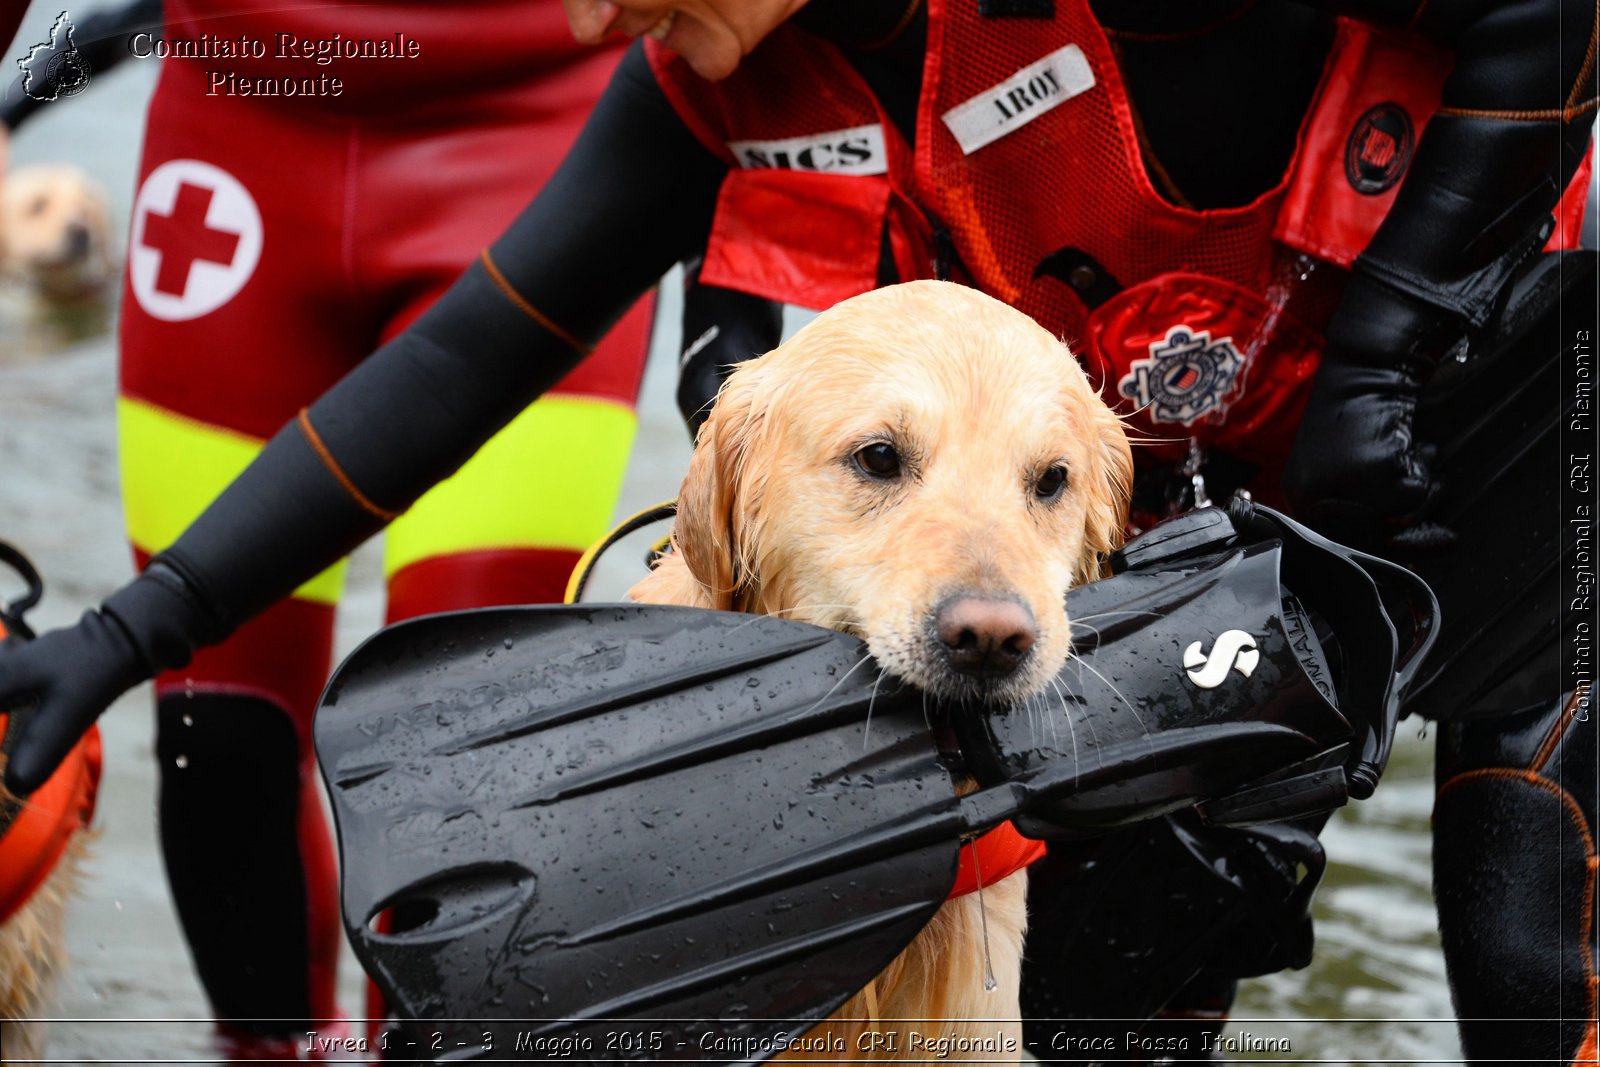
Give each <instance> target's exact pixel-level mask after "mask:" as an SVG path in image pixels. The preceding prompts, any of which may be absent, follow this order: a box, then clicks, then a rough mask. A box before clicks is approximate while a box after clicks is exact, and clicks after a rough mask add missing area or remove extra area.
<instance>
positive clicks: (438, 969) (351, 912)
mask: <svg viewBox="0 0 1600 1067" xmlns="http://www.w3.org/2000/svg"><path fill="white" fill-rule="evenodd" d="M869 711H870V722H869V719H868V714H869ZM316 743H317V750H318V754H319V756H320V758H321V761H322V767H323V773H324V776H325V778H326V781H327V784H328V789H329V793H330V795H331V797H332V800H333V807H334V812H335V815H336V817H337V822H338V828H339V841H340V849H341V854H342V856H341V858H342V863H343V871H344V884H343V902H344V912H345V921H346V926H347V928H348V930H349V932H350V935H351V940H352V943H353V945H354V947H355V950H356V953H357V955H358V956H359V957H360V959H361V961H362V963H363V965H364V966H365V967H366V968H367V971H368V973H369V974H371V975H372V976H373V978H374V979H375V980H376V981H377V983H378V985H379V987H380V988H381V989H382V990H383V992H384V994H385V995H386V996H387V997H388V998H389V1003H390V1004H391V1005H392V1006H393V1007H394V1008H395V1009H396V1010H397V1011H399V1012H400V1013H401V1015H402V1016H404V1017H409V1018H417V1019H430V1020H440V1021H438V1022H434V1023H430V1024H429V1025H428V1027H427V1028H426V1029H427V1030H428V1031H430V1032H432V1031H437V1032H439V1033H441V1034H443V1038H442V1039H441V1042H442V1046H443V1048H444V1049H446V1050H450V1049H459V1052H460V1054H461V1055H467V1054H470V1053H472V1052H473V1051H474V1050H476V1051H477V1053H478V1054H480V1055H485V1056H494V1057H498V1056H500V1055H507V1056H511V1055H520V1056H521V1057H523V1058H526V1057H527V1056H528V1055H529V1052H530V1051H531V1050H535V1049H549V1048H552V1047H554V1046H551V1045H549V1044H541V1042H550V1041H560V1040H567V1041H575V1042H577V1044H576V1045H569V1046H568V1049H569V1051H572V1052H573V1053H574V1054H573V1055H570V1056H566V1057H564V1058H567V1059H572V1060H577V1061H579V1062H582V1061H585V1060H590V1059H593V1060H600V1059H609V1058H617V1057H618V1056H623V1057H628V1056H638V1055H640V1054H641V1052H649V1051H651V1049H652V1048H653V1049H654V1051H655V1052H657V1053H658V1054H660V1055H667V1056H670V1057H672V1058H686V1059H695V1060H705V1061H708V1062H724V1061H726V1062H746V1061H751V1062H753V1061H756V1060H760V1059H765V1058H766V1056H767V1055H768V1054H770V1052H771V1044H770V1042H772V1041H773V1040H776V1039H779V1038H781V1036H782V1035H783V1034H784V1033H789V1034H798V1033H801V1032H803V1031H804V1030H805V1029H807V1023H808V1021H811V1020H816V1019H819V1018H822V1017H823V1016H825V1015H826V1014H827V1013H828V1012H830V1011H832V1010H833V1009H834V1008H835V1007H837V1006H838V1005H839V1004H840V1003H842V1002H843V1001H844V1000H845V999H846V997H847V996H848V995H849V994H850V993H852V992H854V991H855V990H857V989H859V988H861V987H862V986H863V985H865V984H866V982H867V981H868V980H869V979H871V978H872V977H873V975H875V974H876V973H877V972H878V971H879V970H881V969H882V968H883V966H884V965H886V964H887V963H888V962H889V960H890V959H892V958H893V957H894V955H895V954H896V953H897V952H898V951H899V950H900V948H901V947H903V946H904V945H905V944H906V943H907V942H908V941H909V940H910V939H911V938H912V937H913V936H915V934H916V933H917V931H918V930H920V929H921V928H922V926H923V925H924V924H925V923H926V922H927V920H928V918H929V917H930V916H931V915H932V913H933V912H934V910H935V909H936V908H937V907H938V906H939V904H940V902H941V901H942V900H944V898H945V897H946V895H947V894H948V893H949V891H950V887H951V885H952V883H953V882H954V879H955V874H956V867H957V858H958V852H959V849H960V840H961V837H962V835H963V834H964V833H966V832H968V830H969V829H970V827H969V823H968V822H967V821H966V820H964V819H963V817H962V809H961V804H960V802H959V800H958V799H957V797H956V795H955V791H954V788H953V785H952V780H951V777H950V774H949V772H948V771H947V770H946V769H945V768H944V766H942V765H941V763H940V760H939V755H938V752H937V750H936V747H935V745H934V742H933V738H932V734H931V732H930V731H929V729H928V726H927V724H926V721H925V719H924V717H923V710H922V700H921V697H920V695H916V694H912V693H909V692H904V691H901V690H899V689H897V688H896V687H894V686H892V685H888V684H885V685H883V686H882V687H881V688H880V686H879V685H878V673H877V670H876V668H875V666H874V665H872V664H871V663H870V661H868V660H866V658H865V656H864V650H863V646H862V645H861V643H860V642H858V641H856V640H855V639H853V638H850V637H848V636H845V635H843V634H838V633H834V632H832V631H829V630H823V629H819V628H816V627H811V626H804V625H801V624H797V623H788V622H784V621H781V620H778V619H769V618H756V617H752V616H748V615H736V614H731V613H724V612H710V611H701V610H697V609H693V608H673V607H646V606H618V605H610V606H576V607H547V608H521V609H491V610H484V611H476V612H465V613H460V614H454V615H445V616H434V617H431V618H424V619H418V620H415V621H412V622H408V623H403V624H400V625H398V626H395V627H392V628H390V629H388V630H385V631H383V632H382V633H380V634H378V635H377V636H376V637H374V638H373V639H371V640H370V641H368V642H367V643H366V644H365V645H363V646H362V647H361V648H360V649H359V650H358V651H357V652H356V653H355V654H354V655H352V656H351V657H350V659H349V660H347V661H346V663H345V664H344V666H343V667H341V668H340V670H339V671H338V673H337V674H336V675H335V676H334V678H333V680H332V681H331V682H330V684H329V686H328V689H327V692H326V694H325V696H324V698H323V702H322V707H321V710H320V711H319V713H318V715H317V719H316ZM384 912H388V913H389V915H390V926H389V929H388V931H387V932H384V933H379V932H377V931H376V930H375V929H374V928H373V927H374V924H373V920H374V919H375V918H376V917H377V916H378V915H380V914H381V913H384ZM482 1018H491V1019H540V1020H547V1021H546V1022H542V1023H528V1024H527V1025H524V1026H519V1027H508V1028H505V1029H501V1030H495V1031H492V1032H491V1034H490V1037H489V1041H488V1044H489V1048H488V1049H485V1048H484V1042H483V1040H482V1039H483V1037H484V1030H483V1027H482V1026H480V1025H478V1024H476V1023H473V1022H445V1021H442V1020H473V1019H482ZM614 1019H624V1020H626V1019H633V1020H663V1022H662V1023H660V1024H656V1023H651V1024H650V1025H648V1026H643V1025H641V1026H634V1027H630V1028H628V1033H629V1034H631V1035H635V1036H634V1037H629V1038H628V1040H634V1039H635V1037H637V1040H639V1041H642V1042H643V1043H644V1045H645V1046H647V1047H644V1048H641V1047H640V1046H639V1045H630V1046H626V1047H617V1046H615V1044H614V1043H613V1045H611V1046H610V1047H608V1046H607V1044H606V1043H607V1041H608V1040H613V1041H614V1035H615V1034H616V1033H620V1032H622V1031H621V1030H619V1027H618V1026H617V1025H615V1024H612V1023H608V1022H605V1021H604V1020H614ZM670 1020H681V1021H682V1022H681V1024H673V1023H671V1022H668V1021H670ZM775 1020H781V1021H775ZM639 1034H643V1035H646V1036H643V1037H638V1036H637V1035H639ZM518 1035H523V1036H522V1037H520V1038H519V1037H518ZM650 1035H657V1036H650ZM745 1039H749V1040H750V1041H752V1042H754V1043H753V1044H751V1045H749V1046H746V1045H744V1044H742V1043H741V1042H743V1041H744V1040H745ZM519 1040H520V1041H522V1042H523V1047H522V1048H521V1049H518V1048H517V1047H516V1046H517V1042H518V1041H519ZM702 1042H704V1044H702ZM761 1042H766V1043H767V1044H765V1045H762V1044H761ZM657 1043H660V1044H659V1047H657ZM763 1048H764V1049H765V1051H764V1052H763V1051H762V1050H763ZM585 1049H587V1051H586V1052H585V1051H584V1050H585Z"/></svg>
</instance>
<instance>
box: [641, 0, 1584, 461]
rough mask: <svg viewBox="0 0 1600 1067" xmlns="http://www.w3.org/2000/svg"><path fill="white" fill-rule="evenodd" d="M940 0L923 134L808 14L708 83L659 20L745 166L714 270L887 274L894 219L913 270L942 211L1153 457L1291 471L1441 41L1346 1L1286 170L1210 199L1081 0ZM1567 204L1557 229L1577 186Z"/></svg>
mask: <svg viewBox="0 0 1600 1067" xmlns="http://www.w3.org/2000/svg"><path fill="white" fill-rule="evenodd" d="M928 4H929V12H928V20H929V25H928V57H927V63H926V68H925V70H926V73H925V75H924V79H923V85H922V95H921V99H920V101H919V105H918V114H917V132H916V147H915V150H912V149H911V148H910V147H908V146H907V145H906V143H905V141H904V139H903V138H902V137H901V136H900V135H899V133H898V132H897V131H896V129H895V128H894V126H893V124H892V123H891V122H890V121H889V118H888V116H887V115H886V114H885V113H884V111H883V110H882V108H881V107H880V106H879V105H878V104H877V102H876V100H875V99H874V97H873V95H872V93H871V92H870V90H869V89H868V87H867V85H866V83H865V82H864V81H863V80H862V79H861V77H860V76H859V75H858V74H857V73H856V72H855V71H854V69H853V68H851V66H850V65H849V63H848V62H846V60H845V58H844V56H843V55H842V54H841V53H840V51H839V50H838V49H837V48H836V47H835V46H833V45H832V44H830V43H829V42H827V41H824V40H821V39H819V38H817V37H815V36H813V35H810V34H808V33H806V32H805V31H803V30H801V29H798V28H797V27H794V26H792V25H785V26H783V27H781V28H780V29H779V30H778V31H777V32H775V33H774V34H772V35H771V36H770V37H769V38H768V39H767V40H766V41H764V42H763V43H762V44H761V45H760V46H759V47H758V48H757V49H756V51H755V52H754V53H753V54H752V55H751V56H750V57H749V58H748V59H747V60H746V61H745V63H744V64H743V65H742V66H741V68H740V69H739V70H738V71H737V72H735V74H734V75H733V76H732V77H730V78H728V79H727V80H725V81H722V82H718V83H715V84H711V83H707V82H704V81H701V80H700V79H698V78H697V77H695V75H694V74H693V72H692V71H690V70H689V69H688V67H687V65H686V64H684V63H683V61H682V60H681V59H680V58H678V57H676V56H674V55H673V54H671V53H669V52H667V51H665V50H663V49H662V48H660V47H659V46H656V45H655V44H654V43H653V42H647V45H646V47H647V50H648V52H649V56H650V60H651V63H652V64H653V66H654V69H655V72H656V75H657V78H658V80H659V81H660V84H661V86H662V89H663V90H664V92H665V93H666V95H667V97H668V99H669V100H670V101H671V102H672V104H673V107H674V108H675V110H676V111H677V112H678V114H679V115H680V116H681V117H682V119H683V121H684V122H685V123H686V124H687V126H688V127H689V129H690V130H692V131H693V132H694V133H695V135H696V136H697V137H698V138H699V139H700V140H701V141H702V142H703V143H705V145H706V146H707V147H708V148H710V149H711V150H712V151H713V152H715V153H717V154H718V155H719V156H720V157H721V158H723V159H725V160H727V161H728V162H729V163H730V164H731V165H733V169H732V170H731V171H730V173H729V175H728V178H727V180H726V181H725V182H724V184H723V187H722V191H721V194H720V200H719V204H718V210H717V215H716V220H715V223H714V224H713V229H712V235H711V241H710V245H709V247H708V249H707V253H706V261H705V265H704V268H703V270H702V272H701V280H702V281H704V282H705V283H707V284H711V285H718V286H723V287H726V288H730V289H737V290H741V291H744V292H750V293H754V294H756V295H758V296H763V297H767V298H770V299H774V300H781V301H785V302H788V303H794V304H799V305H802V306H807V307H816V308H821V307H827V306H829V305H831V304H833V303H835V302H837V301H839V300H841V299H844V298H846V297H849V296H853V295H856V294H857V293H860V292H864V291H866V290H868V289H871V288H873V287H874V285H875V284H876V281H877V271H878V261H879V255H880V249H881V248H882V247H883V242H884V240H885V239H887V241H888V247H889V249H890V250H891V252H892V254H893V257H894V261H895V265H896V267H897V269H898V274H899V276H900V278H902V279H911V278H923V277H930V276H932V275H933V274H934V273H935V268H934V261H935V259H936V258H937V257H939V256H940V255H941V251H940V242H939V240H938V238H937V236H936V235H937V234H938V232H939V230H941V229H942V230H943V231H944V232H945V233H947V234H948V245H949V252H953V260H954V263H955V265H956V271H955V275H956V277H957V280H962V281H967V282H969V283H970V284H972V285H975V286H976V287H977V288H979V289H982V290H983V291H985V292H987V293H989V294H991V295H993V296H995V297H998V298H1000V299H1002V300H1005V301H1006V302H1008V303H1010V304H1012V305H1013V306H1015V307H1017V308H1019V309H1021V310H1022V311H1024V312H1026V313H1027V314H1029V315H1031V316H1032V317H1033V318H1035V319H1037V320H1038V321H1039V322H1041V323H1043V324H1044V325H1045V326H1046V327H1047V328H1049V329H1050V330H1052V331H1054V332H1055V333H1057V334H1058V335H1060V336H1062V337H1063V338H1064V339H1065V340H1066V341H1067V342H1068V344H1069V345H1071V347H1072V348H1073V350H1074V351H1075V352H1076V353H1077V354H1078V355H1079V357H1080V358H1081V359H1082V360H1083V362H1084V364H1085V366H1086V367H1087V369H1088V370H1089V371H1090V373H1091V374H1092V375H1094V376H1095V378H1096V380H1097V381H1099V382H1100V383H1101V384H1102V390H1103V393H1104V395H1105V397H1106V399H1107V401H1108V402H1110V403H1111V404H1112V405H1113V406H1114V407H1116V408H1117V409H1118V410H1120V411H1123V412H1128V413H1130V420H1129V421H1130V426H1131V429H1133V430H1134V432H1135V433H1136V434H1139V435H1140V436H1143V437H1145V438H1147V439H1149V440H1150V441H1151V442H1153V443H1152V444H1151V447H1148V448H1141V449H1140V453H1141V454H1140V457H1139V458H1140V459H1141V461H1152V460H1162V459H1175V458H1178V457H1181V456H1182V455H1184V453H1185V452H1186V451H1187V447H1188V442H1189V440H1190V439H1191V438H1193V439H1195V440H1197V441H1198V443H1199V444H1201V445H1202V446H1204V447H1207V448H1216V449H1220V450H1222V451H1225V452H1227V453H1229V454H1231V455H1234V456H1237V457H1239V458H1241V459H1245V460H1248V461H1251V462H1255V463H1258V464H1261V465H1262V466H1263V467H1265V468H1267V469H1268V471H1275V469H1276V467H1277V466H1278V464H1279V463H1281V461H1282V457H1283V456H1284V455H1285V454H1286V453H1287V451H1288V448H1289V445H1290V443H1291V442H1292V440H1293V435H1294V430H1295V427H1296V426H1297V424H1298V422H1299V418H1300V414H1301V411H1302V410H1303V407H1304V404H1305V400H1306V396H1307V393H1308V391H1309V387H1310V381H1311V377H1312V375H1313V374H1314V373H1315V371H1316V367H1317V362H1318V359H1319V357H1320V354H1321V348H1322V338H1321V333H1322V329H1323V328H1324V326H1325V325H1326V322H1327V319H1328V316H1329V315H1331V313H1332V310H1333V308H1334V306H1335V304H1336V302H1337V299H1338V295H1339V293H1340V291H1341V290H1342V288H1343V284H1344V279H1345V277H1346V271H1345V270H1344V268H1347V267H1348V266H1349V264H1350V263H1351V262H1352V261H1353V260H1354V259H1355V257H1356V255H1357V254H1359V253H1360V251H1361V250H1362V249H1363V248H1365V247H1366V244H1367V242H1368V241H1369V240H1370V239H1371V237H1372V235H1373V233H1374V232H1375V231H1376V230H1377V228H1378V225H1379V223H1381V222H1382V221H1383V217H1384V215H1385V214H1386V213H1387V211H1388V209H1389V207H1390V205H1391V204H1392V203H1393V201H1394V197H1395V193H1396V191H1397V187H1398V184H1399V180H1400V177H1401V176H1402V174H1403V173H1404V170H1405V167H1406V164H1407V163H1408V162H1409V160H1410V157H1411V151H1412V148H1413V146H1414V145H1415V143H1416V139H1417V137H1419V136H1420V134H1421V132H1422V128H1423V127H1424V125H1425V124H1426V122H1427V120H1428V118H1429V116H1431V114H1432V113H1433V111H1434V110H1435V109H1436V108H1437V107H1438V104H1439V92H1440V87H1441V85H1442V83H1443V80H1444V77H1445V76H1446V74H1448V72H1449V69H1450V57H1449V55H1448V54H1447V53H1445V52H1443V51H1441V50H1440V49H1438V48H1437V47H1435V46H1432V45H1430V44H1428V43H1427V42H1425V41H1423V40H1421V39H1420V38H1417V37H1415V36H1413V35H1409V34H1404V33H1400V32H1397V31H1391V30H1379V29H1375V28H1372V27H1368V26H1366V25H1363V24H1360V23H1356V22H1353V21H1350V20H1347V19H1341V20H1340V21H1339V23H1338V27H1337V32H1336V35H1335V40H1334V44H1333V46H1332V48H1331V50H1330V53H1329V55H1328V58H1327V61H1326V66H1325V69H1324V72H1323V77H1322V81H1321V84H1320V85H1319V87H1318V89H1317V92H1316V95H1315V97H1314V99H1313V101H1312V104H1311V106H1310V108H1309V110H1308V112H1307V115H1306V117H1305V119H1304V120H1303V122H1302V126H1301V131H1300V136H1299V139H1298V142H1297V146H1296V151H1295V154H1294V158H1293V159H1292V160H1291V162H1290V164H1289V167H1288V168H1287V170H1286V171H1285V173H1284V175H1283V177H1282V179H1281V180H1280V181H1279V182H1278V184H1277V185H1275V186H1274V187H1273V188H1271V189H1269V190H1267V191H1266V192H1264V193H1262V194H1261V195H1260V196H1258V197H1257V198H1256V199H1254V200H1253V201H1251V202H1250V203H1248V204H1245V205H1242V206H1239V207H1230V208H1220V209H1213V210H1194V209H1190V208H1184V207H1179V206H1176V205H1174V204H1173V203H1171V202H1170V201H1168V200H1167V199H1166V198H1164V197H1163V196H1162V195H1161V194H1160V193H1159V192H1158V191H1157V190H1156V188H1155V187H1154V185H1153V184H1152V183H1151V181H1150V178H1149V176H1148V174H1147V172H1146V169H1145V163H1144V161H1143V158H1142V156H1141V152H1140V147H1139V138H1138V135H1137V133H1136V129H1135V125H1134V118H1133V112H1132V110H1131V108H1130V105H1129V102H1128V96H1127V92H1126V90H1125V87H1124V85H1123V82H1122V77H1121V74H1120V72H1119V70H1118V68H1117V65H1116V62H1115V60H1114V56H1113V52H1112V49H1111V45H1110V43H1109V41H1108V40H1107V37H1106V34H1105V32H1104V31H1103V30H1102V29H1101V27H1100V26H1099V24H1098V23H1097V22H1096V21H1095V20H1094V18H1093V16H1092V15H1091V14H1090V10H1089V5H1088V3H1087V0H1057V2H1056V4H1055V5H1054V6H1055V15H1054V17H1052V18H1048V19H1045V18H1007V19H991V18H986V17H984V16H982V15H980V14H979V13H978V6H979V5H977V4H976V3H972V2H970V0H956V2H953V3H952V2H949V0H928ZM1580 182H1581V183H1583V184H1582V185H1580ZM1586 182H1587V168H1585V171H1584V173H1583V174H1580V175H1579V177H1578V178H1577V179H1575V180H1574V188H1575V189H1580V190H1581V189H1582V188H1585V187H1586ZM1563 208H1564V209H1566V210H1565V217H1564V219H1563V225H1562V226H1561V227H1558V230H1557V235H1556V238H1554V239H1553V244H1556V246H1558V247H1562V246H1566V245H1563V244H1561V243H1560V242H1562V241H1565V242H1566V243H1567V244H1571V243H1573V242H1575V237H1576V229H1577V226H1576V222H1577V218H1578V217H1581V211H1582V196H1581V191H1580V193H1579V194H1578V195H1573V196H1569V197H1568V198H1567V199H1566V200H1564V201H1563ZM1574 210H1575V211H1576V213H1577V216H1576V217H1575V216H1574V215H1573V211H1574ZM1112 280H1114V283H1115V287H1114V289H1113V288H1112V287H1111V286H1110V284H1109V283H1110V282H1111V281H1112ZM1102 283H1107V284H1102ZM1108 290H1110V291H1112V292H1114V295H1110V296H1109V297H1108V298H1104V299H1099V298H1098V297H1097V294H1104V293H1106V292H1107V291H1108ZM1091 304H1092V305H1093V306H1091ZM1267 482H1270V483H1271V484H1272V485H1275V484H1276V478H1275V477H1271V478H1270V479H1265V478H1264V479H1263V483H1267Z"/></svg>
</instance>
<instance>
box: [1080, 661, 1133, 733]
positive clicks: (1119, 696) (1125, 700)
mask: <svg viewBox="0 0 1600 1067" xmlns="http://www.w3.org/2000/svg"><path fill="white" fill-rule="evenodd" d="M1078 666H1079V667H1081V668H1082V669H1083V670H1086V671H1088V672H1089V673H1090V674H1092V675H1094V676H1095V677H1096V678H1098V679H1100V681H1101V682H1102V683H1103V684H1104V685H1105V687H1106V688H1107V689H1109V690H1111V692H1113V693H1115V694H1116V697H1117V699H1118V700H1120V701H1122V704H1123V706H1124V707H1126V708H1127V709H1128V710H1129V711H1131V712H1133V718H1134V720H1135V721H1136V722H1137V723H1138V724H1139V729H1140V730H1143V731H1144V735H1145V736H1146V737H1149V736H1150V727H1148V726H1146V725H1145V723H1144V717H1143V716H1142V715H1140V714H1139V709H1138V708H1136V707H1134V706H1133V704H1132V703H1131V702H1129V700H1128V698H1127V697H1125V696H1123V695H1122V690H1120V689H1118V688H1117V687H1116V686H1115V685H1113V684H1112V683H1111V679H1109V678H1107V677H1106V676H1105V675H1103V674H1101V673H1100V672H1099V671H1097V670H1095V669H1094V668H1093V667H1091V666H1089V663H1088V661H1087V660H1084V659H1079V660H1078ZM1079 677H1080V678H1081V677H1082V675H1081V674H1080V675H1079Z"/></svg>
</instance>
